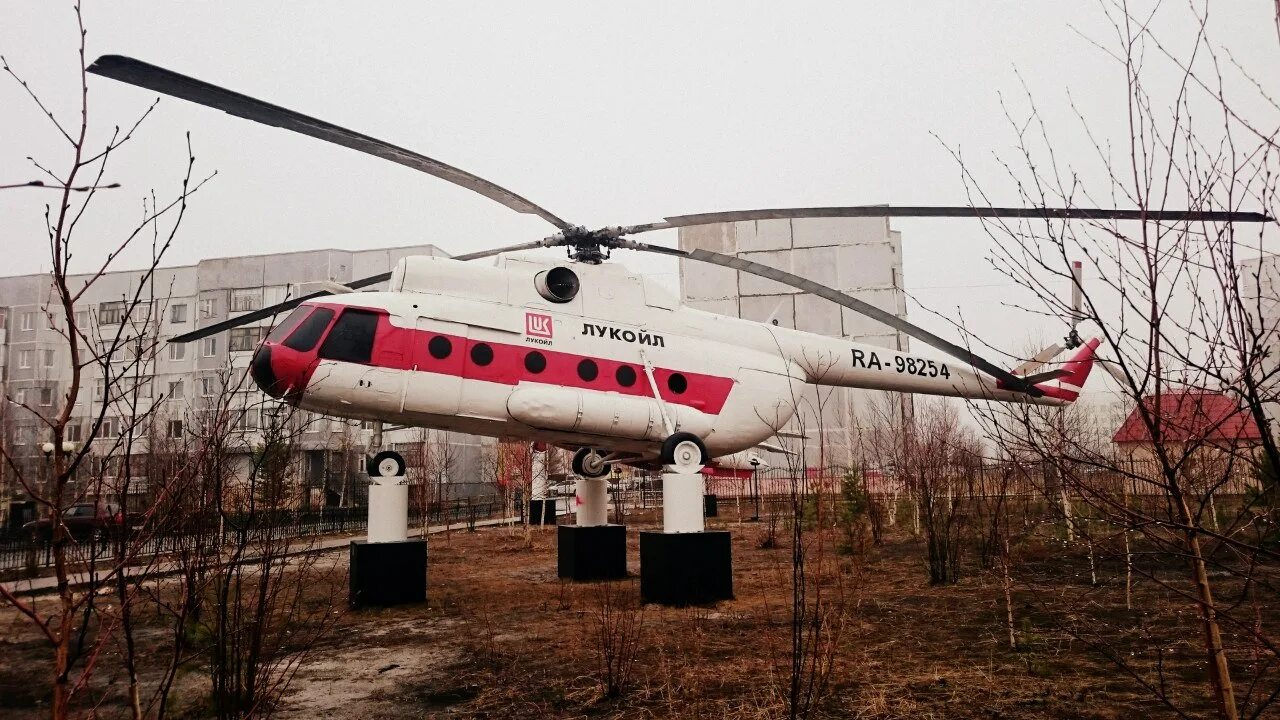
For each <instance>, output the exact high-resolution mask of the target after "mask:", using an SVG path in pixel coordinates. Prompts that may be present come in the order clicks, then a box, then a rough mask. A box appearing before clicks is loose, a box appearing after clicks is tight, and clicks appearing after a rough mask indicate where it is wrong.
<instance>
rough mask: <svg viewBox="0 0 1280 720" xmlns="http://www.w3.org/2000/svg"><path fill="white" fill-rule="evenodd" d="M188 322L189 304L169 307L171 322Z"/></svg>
mask: <svg viewBox="0 0 1280 720" xmlns="http://www.w3.org/2000/svg"><path fill="white" fill-rule="evenodd" d="M186 321H187V304H186V303H177V304H175V305H170V306H169V322H171V323H184V322H186Z"/></svg>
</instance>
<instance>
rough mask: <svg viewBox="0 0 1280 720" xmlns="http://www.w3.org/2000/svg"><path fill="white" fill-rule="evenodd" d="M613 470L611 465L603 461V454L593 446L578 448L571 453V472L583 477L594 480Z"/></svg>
mask: <svg viewBox="0 0 1280 720" xmlns="http://www.w3.org/2000/svg"><path fill="white" fill-rule="evenodd" d="M611 470H613V466H612V465H611V464H609V463H607V462H605V461H604V456H603V455H601V454H600V451H598V450H596V449H595V448H578V451H577V452H575V453H574V454H573V472H574V474H576V475H581V476H582V477H584V478H587V479H590V480H595V479H597V478H602V477H604V476H606V475H608V474H609V472H610V471H611Z"/></svg>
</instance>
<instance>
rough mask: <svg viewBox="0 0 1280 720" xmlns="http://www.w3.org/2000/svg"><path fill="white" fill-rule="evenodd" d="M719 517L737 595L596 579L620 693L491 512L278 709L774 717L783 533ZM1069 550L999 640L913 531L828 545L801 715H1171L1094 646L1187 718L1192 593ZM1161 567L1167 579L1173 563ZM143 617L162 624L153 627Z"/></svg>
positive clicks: (989, 612)
mask: <svg viewBox="0 0 1280 720" xmlns="http://www.w3.org/2000/svg"><path fill="white" fill-rule="evenodd" d="M653 521H654V518H653V517H652V515H650V516H649V517H647V518H641V517H631V518H628V523H629V528H630V530H629V538H630V543H629V544H630V547H629V567H630V570H631V571H632V573H633V574H634V573H636V572H637V571H638V569H639V557H638V555H639V547H638V544H639V542H638V535H637V533H636V531H637V530H638V529H640V527H642V526H645V525H651V524H652V522H653ZM720 524H721V525H723V526H725V527H727V528H728V529H730V530H732V531H733V552H734V581H735V593H736V599H735V600H733V601H729V602H723V603H719V604H718V605H716V606H714V607H694V608H665V607H658V606H653V605H649V606H644V607H642V608H640V607H639V606H638V603H636V602H635V601H636V600H637V599H638V596H639V583H638V580H636V579H634V578H633V579H631V580H627V581H622V582H621V583H618V584H615V585H614V586H613V587H614V588H615V589H616V590H620V592H617V593H615V596H614V597H615V599H614V604H615V606H616V607H614V609H615V610H619V609H620V608H621V609H620V611H621V612H622V613H624V614H626V613H630V615H628V616H629V617H631V618H632V619H634V620H635V621H637V622H638V623H639V630H638V633H637V635H636V640H635V648H636V663H635V666H634V672H633V677H632V678H631V680H630V682H629V684H628V685H627V687H626V688H625V689H624V691H623V692H622V693H621V694H620V695H618V696H615V697H610V696H608V694H607V693H606V692H605V690H604V685H603V683H602V680H601V678H602V677H603V674H604V673H603V660H602V653H601V649H600V644H599V638H600V629H601V627H602V623H601V606H602V603H603V602H604V600H603V597H604V595H603V593H604V590H603V588H604V586H603V585H600V584H574V583H566V582H561V581H560V580H558V579H557V577H556V568H555V564H556V552H555V535H554V529H553V528H546V529H539V530H535V531H534V532H533V539H534V542H533V547H532V549H529V548H526V547H524V543H523V536H522V531H521V530H519V529H515V530H510V529H505V528H490V529H482V530H480V531H477V532H474V533H468V532H454V533H452V536H451V537H449V538H445V537H443V536H435V537H433V538H432V539H431V546H430V560H429V563H430V570H429V579H430V580H429V583H430V585H429V595H430V601H429V602H428V603H427V605H425V606H415V607H401V608H391V609H383V610H367V611H362V612H358V613H355V612H347V613H345V614H343V615H342V617H341V618H340V619H339V620H338V624H337V625H336V627H335V628H334V629H333V631H332V632H329V633H328V634H327V635H326V636H325V637H324V638H323V639H322V640H321V641H320V642H319V644H318V645H317V646H315V647H313V648H312V649H311V650H310V652H309V653H308V654H307V655H306V656H305V657H303V658H302V660H301V662H300V664H299V667H298V671H297V675H296V677H295V678H294V680H293V682H292V684H291V685H290V686H289V688H288V690H287V692H286V693H285V698H284V700H283V702H282V704H281V705H280V707H278V708H277V710H276V713H277V715H278V716H280V717H286V718H315V717H323V718H327V719H330V720H339V719H345V718H350V719H352V720H371V719H373V718H393V717H396V718H398V717H475V718H526V717H563V718H578V717H601V718H606V717H661V718H665V717H671V718H676V717H679V718H694V717H698V718H702V717H731V718H738V717H741V718H751V717H773V716H777V714H778V713H780V712H783V708H784V702H785V687H786V679H787V673H788V663H789V647H790V646H789V643H790V626H789V623H788V617H789V612H790V604H789V602H790V594H789V590H788V588H789V582H790V564H789V563H790V557H791V555H790V550H789V548H788V547H787V546H786V534H785V532H782V530H781V529H780V533H781V534H782V540H783V542H782V546H781V547H776V548H771V549H761V547H760V546H761V544H762V542H761V541H762V539H763V537H764V534H765V532H766V529H765V527H764V526H762V525H760V524H750V523H744V524H736V523H733V522H729V523H723V522H721V523H720ZM1084 552H1085V551H1084V550H1083V549H1082V548H1079V547H1075V546H1072V547H1066V546H1065V545H1063V544H1061V543H1055V542H1054V541H1053V540H1051V539H1042V540H1040V541H1037V543H1036V544H1034V545H1032V546H1030V547H1029V548H1028V549H1027V550H1026V551H1025V552H1024V553H1023V555H1022V557H1020V558H1019V566H1018V567H1019V582H1018V584H1017V585H1015V589H1014V597H1015V603H1014V604H1015V612H1016V614H1017V619H1016V627H1017V631H1018V635H1019V643H1020V647H1019V648H1018V649H1017V650H1013V649H1011V648H1010V647H1009V644H1008V631H1007V628H1006V625H1005V615H1004V613H1005V608H1004V603H1003V593H1002V589H1001V583H1000V578H999V576H998V575H995V574H992V573H988V574H984V573H982V572H979V570H978V568H977V567H976V565H975V564H974V563H969V562H966V565H965V574H964V576H963V577H962V580H961V581H960V583H959V584H957V585H954V586H944V587H931V586H929V584H928V582H927V576H926V573H925V570H924V567H923V560H922V556H923V550H922V543H921V541H920V540H918V539H913V538H911V537H909V536H908V535H906V534H903V533H896V534H893V535H891V536H890V537H889V539H888V541H887V542H886V544H885V545H883V546H882V547H877V548H869V549H868V550H867V551H866V555H865V562H864V563H863V564H862V565H861V566H859V565H858V564H857V563H844V561H842V563H844V564H843V567H842V569H841V570H840V572H841V573H842V578H841V580H840V582H841V584H842V585H841V586H842V587H843V588H844V589H845V591H844V595H843V597H844V602H843V607H842V609H843V614H842V617H843V618H844V622H843V626H842V629H841V631H840V632H839V639H838V644H837V647H838V651H837V653H836V654H835V660H834V667H833V669H832V672H831V676H830V686H829V688H828V689H827V692H826V693H825V694H824V697H823V699H822V700H821V702H820V704H819V706H818V707H817V709H816V711H815V716H816V717H868V718H896V717H922V718H927V717H964V718H968V717H972V718H1041V717H1054V718H1058V717H1067V718H1122V717H1125V718H1132V717H1148V716H1156V717H1161V716H1173V714H1172V713H1171V712H1170V711H1169V710H1168V709H1166V708H1165V707H1164V706H1162V705H1161V704H1159V703H1158V702H1156V701H1155V700H1154V698H1153V697H1152V694H1151V693H1150V692H1148V691H1147V690H1145V689H1143V688H1142V687H1141V686H1140V685H1139V684H1138V683H1137V682H1136V681H1135V680H1134V679H1132V678H1131V677H1129V676H1128V675H1126V674H1125V673H1123V672H1122V671H1121V670H1119V669H1118V668H1117V665H1116V664H1115V663H1113V662H1112V661H1111V660H1109V659H1108V657H1107V654H1108V653H1118V654H1119V655H1120V656H1122V657H1123V658H1124V659H1126V660H1127V661H1129V662H1133V663H1134V664H1135V666H1136V667H1138V668H1139V669H1140V670H1141V671H1142V672H1144V673H1148V674H1147V675H1144V678H1146V679H1151V678H1155V679H1156V680H1155V681H1156V682H1163V683H1164V684H1165V687H1166V688H1167V689H1168V691H1169V692H1170V693H1171V694H1172V695H1173V696H1174V697H1175V698H1177V699H1178V701H1179V702H1181V703H1183V704H1185V705H1186V707H1187V709H1188V710H1190V711H1191V712H1192V713H1195V714H1199V713H1208V712H1210V711H1211V707H1210V706H1209V705H1207V703H1206V702H1205V701H1204V698H1205V696H1206V695H1207V693H1206V692H1205V684H1204V675H1203V672H1204V671H1203V663H1202V661H1201V659H1200V658H1201V655H1200V654H1199V651H1198V642H1199V637H1198V635H1197V625H1196V624H1195V623H1194V611H1193V608H1192V607H1191V605H1190V604H1189V603H1188V602H1186V601H1185V600H1184V599H1181V598H1178V597H1177V596H1176V595H1175V594H1173V593H1172V592H1170V591H1169V590H1168V589H1164V588H1160V587H1159V586H1158V585H1156V584H1155V583H1152V582H1149V581H1145V582H1139V583H1138V584H1137V585H1136V588H1135V601H1134V609H1133V610H1131V611H1130V610H1125V608H1124V605H1123V597H1122V595H1121V594H1120V593H1121V592H1122V590H1121V587H1122V585H1118V582H1119V583H1122V582H1123V580H1122V575H1123V573H1122V570H1121V569H1120V568H1121V566H1120V565H1119V564H1118V562H1117V561H1116V560H1115V559H1114V558H1106V557H1103V556H1101V555H1099V556H1098V557H1096V558H1095V562H1096V563H1097V571H1098V574H1099V578H1100V585H1099V586H1094V585H1093V584H1092V583H1091V582H1090V574H1089V569H1088V558H1087V555H1085V554H1084ZM325 562H326V563H329V564H330V565H332V570H333V572H332V573H331V575H330V576H329V582H332V583H343V582H345V564H346V561H345V554H343V553H333V554H331V555H330V556H328V558H327V559H326V561H325ZM1154 570H1155V571H1157V572H1161V571H1162V570H1160V569H1159V568H1156V569H1154ZM1168 572H1169V573H1170V577H1171V578H1177V577H1179V572H1180V568H1178V567H1177V566H1174V567H1172V568H1169V569H1168ZM1118 578H1119V580H1118ZM820 582H821V581H820ZM833 582H834V580H833ZM330 589H332V588H317V589H316V592H320V593H323V592H327V591H328V590H330ZM619 597H621V598H626V599H629V602H623V603H619V602H618V601H617V598H619ZM829 597H830V595H829ZM1063 608H1081V610H1080V611H1079V612H1076V611H1070V612H1068V611H1065V610H1063ZM1277 612H1278V610H1277V609H1276V608H1265V609H1264V612H1263V614H1264V615H1265V617H1263V616H1262V615H1260V616H1259V620H1260V622H1266V623H1274V621H1275V615H1276V613H1277ZM1273 626H1274V625H1273ZM142 632H143V636H144V638H145V637H146V633H147V632H154V633H155V636H156V637H157V638H159V637H160V636H161V632H162V631H161V629H159V628H155V629H150V630H148V629H146V628H144V630H143V631H142ZM0 638H3V639H2V640H0V716H4V717H6V718H10V717H11V718H28V717H41V716H43V715H44V714H45V713H46V712H47V706H45V705H43V703H44V702H46V698H47V693H46V691H45V689H44V688H45V687H47V682H48V680H47V677H48V671H47V668H48V650H47V648H46V647H45V646H43V645H42V644H41V642H40V641H39V638H38V637H37V636H36V634H35V633H33V632H32V631H31V630H30V628H29V627H28V626H27V625H26V624H25V621H23V620H21V619H20V618H18V617H17V616H16V614H15V613H14V612H12V611H11V610H8V609H6V610H4V611H3V614H0ZM1228 642H1229V643H1234V644H1233V646H1232V655H1233V657H1234V658H1239V660H1240V662H1241V663H1242V665H1241V668H1240V669H1241V672H1246V671H1248V667H1249V664H1250V663H1251V662H1261V661H1259V660H1257V653H1256V651H1255V652H1253V654H1252V655H1251V654H1250V652H1251V651H1250V650H1248V649H1247V648H1246V647H1245V645H1244V641H1243V640H1241V639H1239V638H1238V637H1236V636H1235V635H1233V636H1232V637H1229V638H1228ZM143 644H144V645H145V644H146V643H145V642H144V643H143ZM1155 650H1158V651H1159V652H1158V656H1157V654H1153V653H1154V652H1155ZM1251 658H1252V659H1251ZM107 665H109V663H106V662H104V667H106V666H107ZM118 683H119V677H118V673H114V674H113V673H111V672H108V671H102V672H101V674H100V676H99V677H98V685H99V686H101V687H99V688H98V690H97V693H96V696H97V697H100V698H101V699H102V700H103V702H101V704H100V705H99V706H98V707H97V709H96V713H97V714H98V715H99V716H104V717H112V716H123V715H124V710H125V709H124V707H123V705H121V704H120V698H119V697H118V696H119V695H120V694H121V693H120V689H119V687H118ZM179 686H180V695H181V696H182V697H183V700H182V702H180V703H179V704H178V705H179V708H180V710H181V711H180V712H179V713H178V715H185V716H199V715H202V714H204V713H205V712H206V711H205V708H207V706H208V703H207V689H205V688H206V687H207V678H206V676H205V674H204V673H202V672H200V671H199V669H198V668H197V669H193V670H191V671H189V672H187V673H184V674H183V676H182V677H181V678H180V682H179ZM1268 691H1269V690H1268ZM86 704H87V701H86ZM85 710H86V711H88V708H87V707H86V708H85Z"/></svg>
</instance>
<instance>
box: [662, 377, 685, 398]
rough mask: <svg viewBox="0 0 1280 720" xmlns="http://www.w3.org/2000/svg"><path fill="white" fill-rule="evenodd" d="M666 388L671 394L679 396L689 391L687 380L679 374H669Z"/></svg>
mask: <svg viewBox="0 0 1280 720" xmlns="http://www.w3.org/2000/svg"><path fill="white" fill-rule="evenodd" d="M667 387H668V388H669V389H670V390H671V392H673V393H675V394H677V395H680V394H682V393H683V392H684V391H685V390H688V389H689V379H688V378H686V377H685V376H683V375H681V374H680V373H671V377H669V378H667Z"/></svg>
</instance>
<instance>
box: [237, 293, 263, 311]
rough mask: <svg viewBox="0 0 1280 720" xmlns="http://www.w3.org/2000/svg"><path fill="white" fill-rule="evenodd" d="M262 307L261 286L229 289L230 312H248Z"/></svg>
mask: <svg viewBox="0 0 1280 720" xmlns="http://www.w3.org/2000/svg"><path fill="white" fill-rule="evenodd" d="M261 309H262V288H243V289H240V290H232V291H231V312H250V311H252V310H261Z"/></svg>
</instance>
